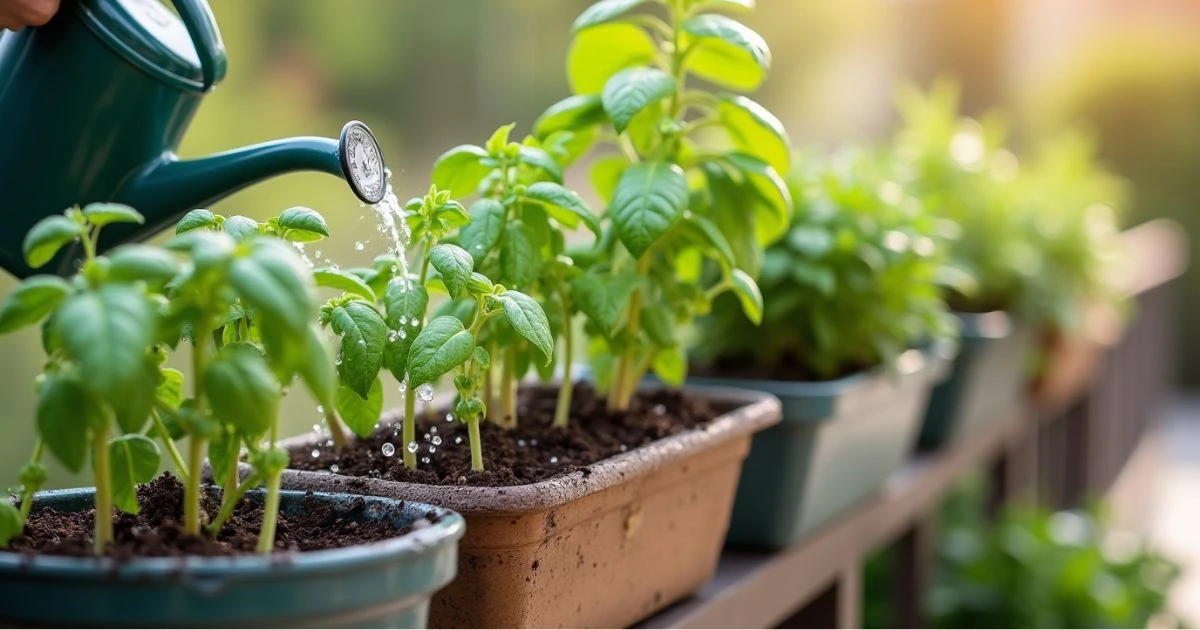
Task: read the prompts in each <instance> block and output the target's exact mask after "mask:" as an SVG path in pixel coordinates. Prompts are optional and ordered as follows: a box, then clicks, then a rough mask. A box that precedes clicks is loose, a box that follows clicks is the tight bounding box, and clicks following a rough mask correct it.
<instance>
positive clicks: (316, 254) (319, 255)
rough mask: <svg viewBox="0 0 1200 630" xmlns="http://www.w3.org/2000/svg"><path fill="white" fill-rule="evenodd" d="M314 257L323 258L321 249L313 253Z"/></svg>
mask: <svg viewBox="0 0 1200 630" xmlns="http://www.w3.org/2000/svg"><path fill="white" fill-rule="evenodd" d="M313 256H316V257H317V258H320V257H321V250H319V249H318V250H317V251H315V252H313Z"/></svg>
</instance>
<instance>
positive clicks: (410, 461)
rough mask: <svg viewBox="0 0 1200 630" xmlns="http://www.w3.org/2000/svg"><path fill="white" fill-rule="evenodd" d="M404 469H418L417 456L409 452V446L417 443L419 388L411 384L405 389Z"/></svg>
mask: <svg viewBox="0 0 1200 630" xmlns="http://www.w3.org/2000/svg"><path fill="white" fill-rule="evenodd" d="M402 422H403V438H404V467H405V468H407V469H409V470H416V469H417V454H416V453H413V452H412V451H409V450H408V445H409V444H412V443H413V442H416V441H417V388H416V387H413V386H412V384H411V383H410V384H409V385H407V386H406V387H405V388H404V418H403V420H402Z"/></svg>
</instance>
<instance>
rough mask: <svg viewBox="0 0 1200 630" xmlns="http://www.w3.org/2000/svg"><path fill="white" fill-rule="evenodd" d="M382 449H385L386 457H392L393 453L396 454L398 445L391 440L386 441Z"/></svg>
mask: <svg viewBox="0 0 1200 630" xmlns="http://www.w3.org/2000/svg"><path fill="white" fill-rule="evenodd" d="M381 450H382V451H383V456H384V457H391V456H392V455H395V454H396V447H395V446H393V445H392V443H391V442H384V443H383V448H382V449H381Z"/></svg>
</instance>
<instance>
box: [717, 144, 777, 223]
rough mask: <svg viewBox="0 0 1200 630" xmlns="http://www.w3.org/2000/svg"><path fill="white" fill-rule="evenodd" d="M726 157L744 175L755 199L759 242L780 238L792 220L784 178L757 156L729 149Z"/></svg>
mask: <svg viewBox="0 0 1200 630" xmlns="http://www.w3.org/2000/svg"><path fill="white" fill-rule="evenodd" d="M725 160H726V161H727V162H728V163H729V164H730V165H731V166H733V168H735V169H737V170H738V171H740V172H741V173H742V175H743V176H745V178H746V180H747V182H748V183H749V190H750V192H752V193H753V198H754V199H755V200H756V201H757V203H755V204H753V208H754V232H755V234H756V235H757V236H758V242H759V243H760V244H763V245H767V244H770V243H774V242H775V241H777V240H779V239H780V238H782V237H783V235H784V234H785V233H786V232H787V229H788V226H789V225H791V221H792V196H791V193H790V192H788V187H787V184H786V183H784V181H783V178H782V177H780V176H779V173H778V172H777V171H776V170H775V169H774V168H772V167H771V165H769V164H767V163H766V162H763V161H762V160H760V159H758V158H756V157H752V156H749V155H746V154H743V153H731V154H729V155H727V156H725ZM738 211H739V212H744V211H745V209H739V210H738Z"/></svg>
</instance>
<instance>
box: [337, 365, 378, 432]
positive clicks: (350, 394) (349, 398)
mask: <svg viewBox="0 0 1200 630" xmlns="http://www.w3.org/2000/svg"><path fill="white" fill-rule="evenodd" d="M337 410H338V415H340V416H341V417H342V422H345V423H346V426H347V427H350V430H351V431H353V432H354V434H355V435H357V436H359V437H367V436H369V435H371V434H372V433H373V432H374V431H375V426H376V425H378V424H379V418H380V416H381V415H382V414H383V381H382V380H380V379H379V378H376V379H375V380H374V381H372V382H371V388H370V389H369V390H368V391H367V395H366V396H365V397H363V396H359V395H358V393H357V392H355V391H354V390H353V389H350V388H349V387H347V386H345V385H342V386H341V387H339V388H338V391H337Z"/></svg>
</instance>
